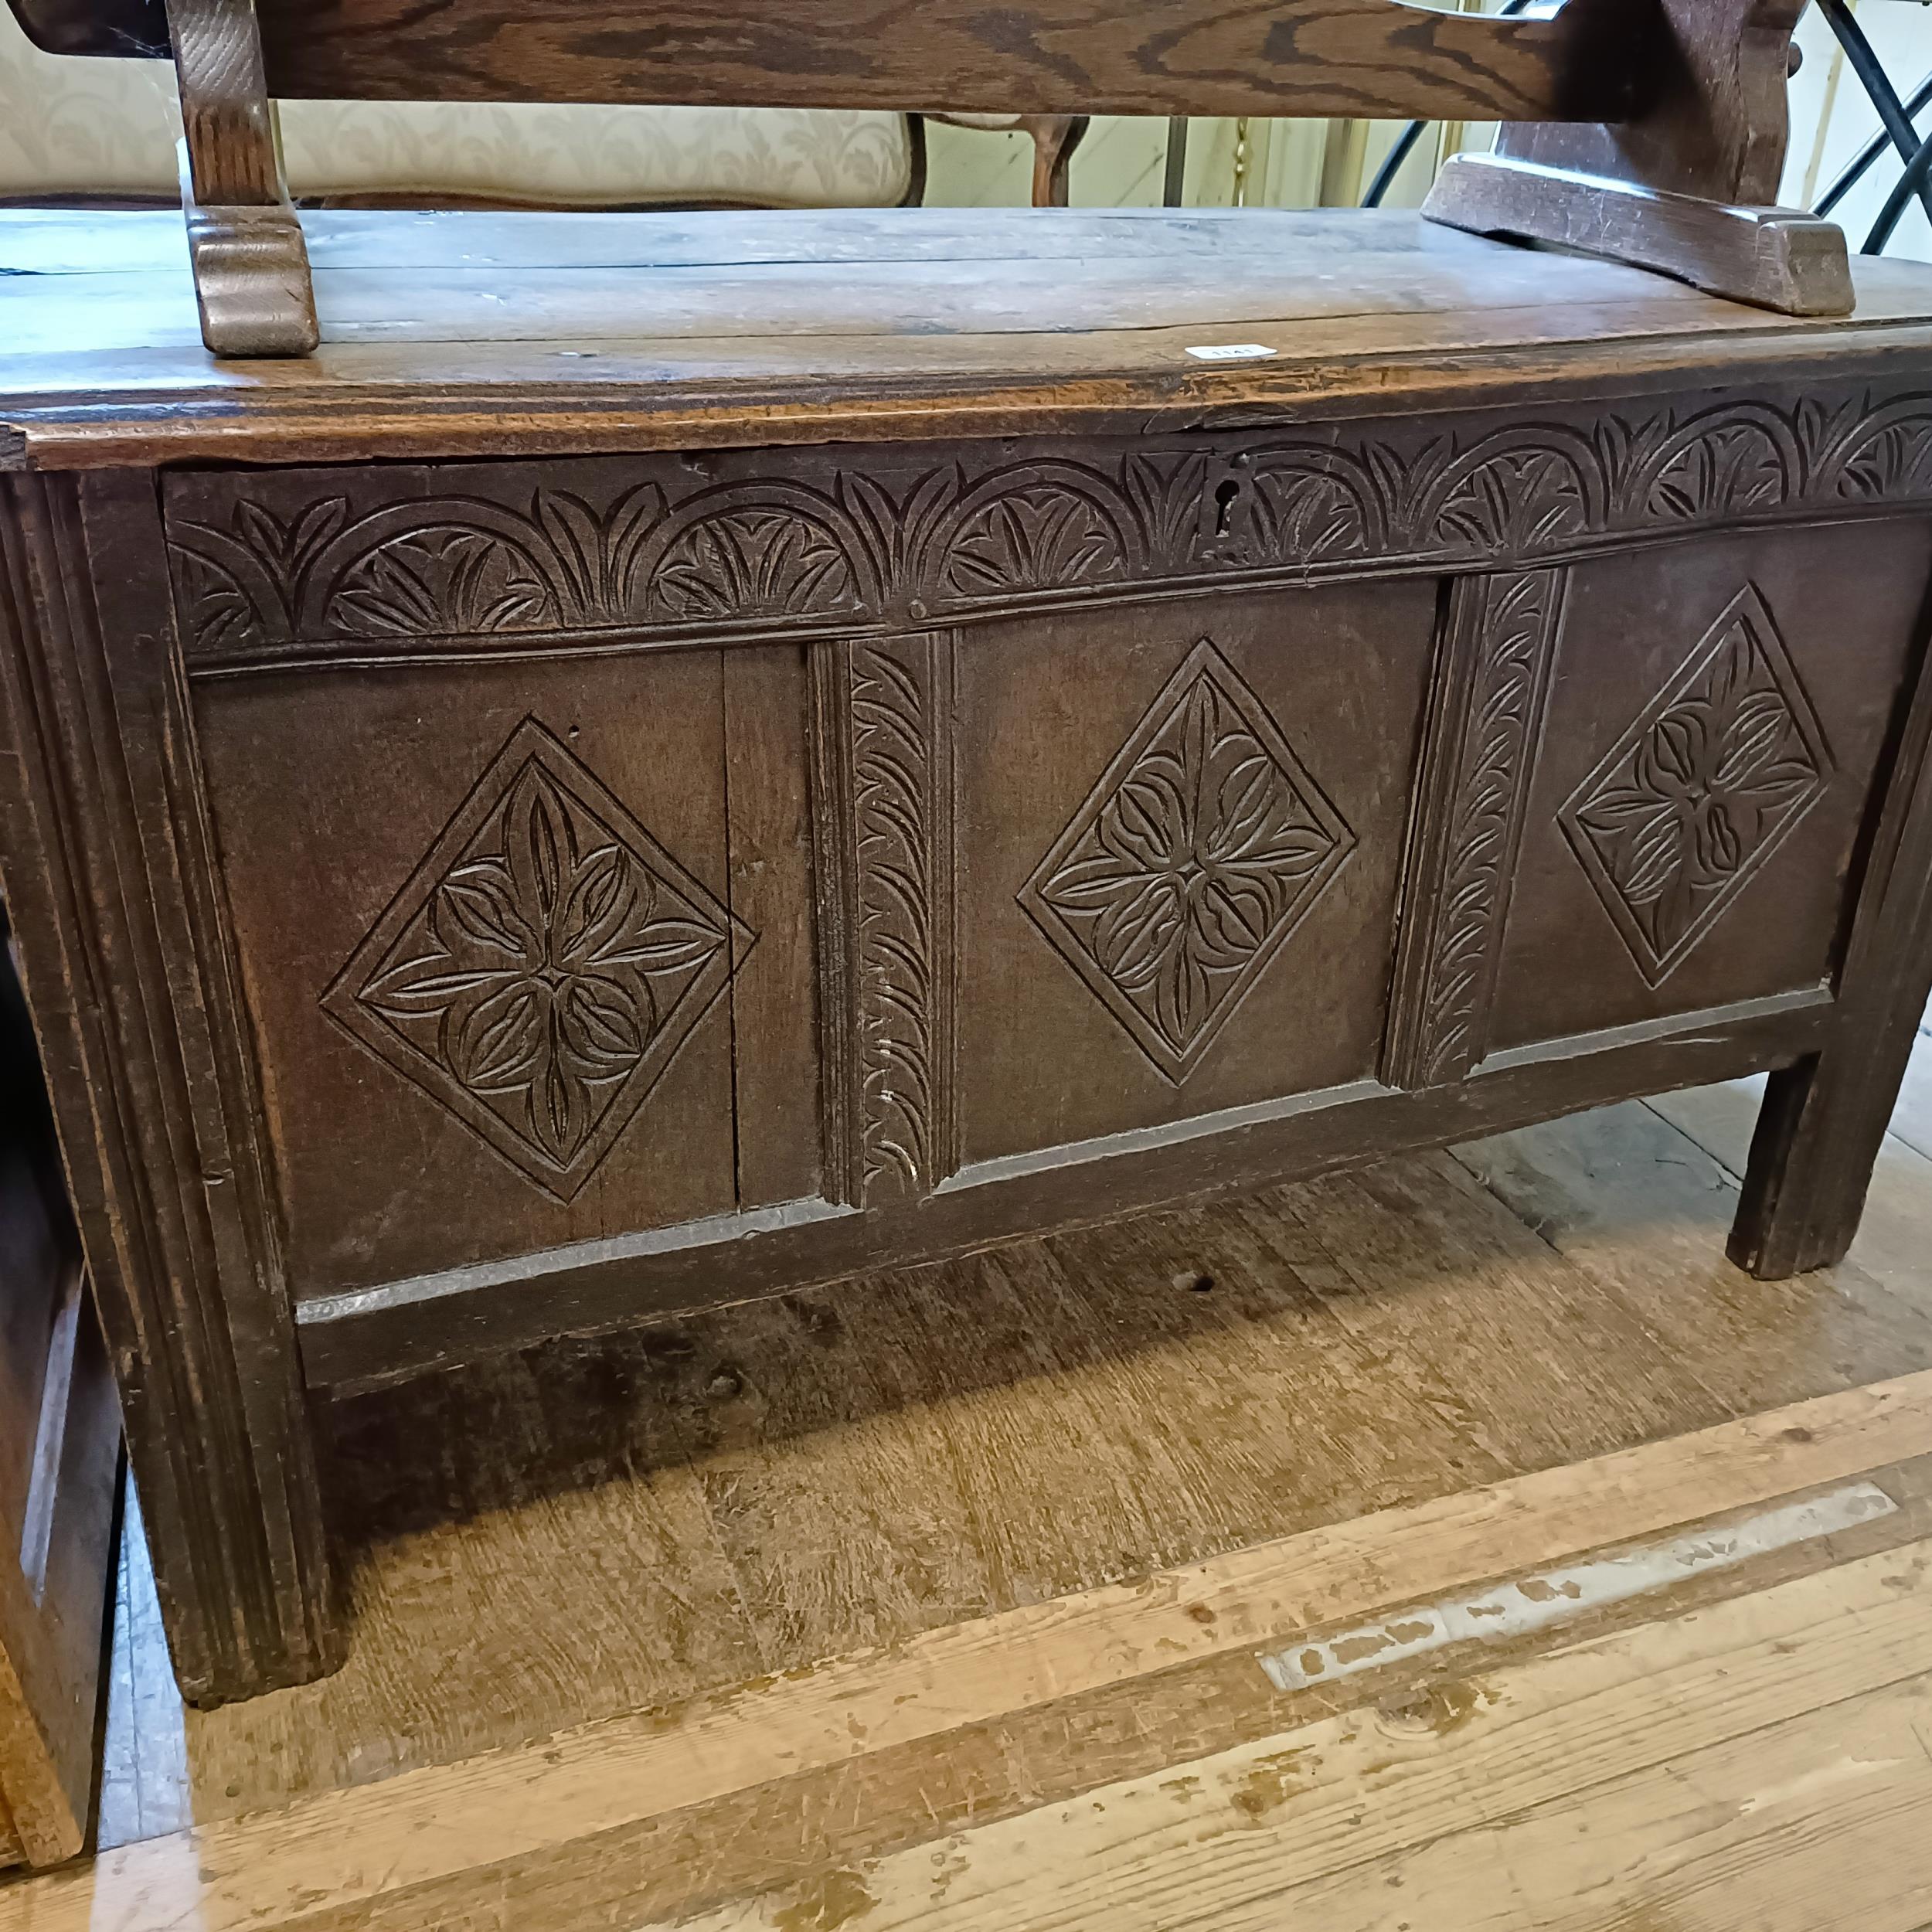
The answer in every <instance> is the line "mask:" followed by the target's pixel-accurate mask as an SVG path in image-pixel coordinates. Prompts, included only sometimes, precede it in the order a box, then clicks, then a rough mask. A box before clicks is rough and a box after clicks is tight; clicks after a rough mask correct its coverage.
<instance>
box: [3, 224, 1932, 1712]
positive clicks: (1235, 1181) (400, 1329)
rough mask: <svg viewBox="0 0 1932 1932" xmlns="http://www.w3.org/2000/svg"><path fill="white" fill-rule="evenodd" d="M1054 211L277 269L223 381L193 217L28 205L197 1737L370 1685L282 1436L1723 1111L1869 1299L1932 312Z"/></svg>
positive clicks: (619, 231) (1810, 1240) (104, 1257)
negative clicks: (1209, 1209)
mask: <svg viewBox="0 0 1932 1932" xmlns="http://www.w3.org/2000/svg"><path fill="white" fill-rule="evenodd" d="M1043 219H1046V220H1048V221H1049V223H1051V224H1052V225H1051V226H1049V229H1048V230H1046V231H1044V232H1045V233H1046V234H1047V235H1048V236H1049V237H1050V239H1049V240H1042V239H1041V236H1042V233H1043V230H1040V229H1039V228H1038V227H1036V226H1032V225H1031V224H1030V223H1027V222H1026V219H1025V218H1023V217H1019V216H1005V215H998V214H987V215H980V216H972V215H961V216H940V215H937V214H934V213H928V214H927V215H926V216H924V217H923V219H922V220H921V221H920V223H919V224H918V225H917V226H906V225H905V224H903V223H896V222H895V221H894V220H893V219H889V218H882V217H879V216H864V217H859V216H854V217H850V218H840V217H835V216H822V217H816V218H804V219H802V221H801V225H798V226H786V225H785V224H784V223H781V222H778V221H777V220H775V219H774V218H772V217H768V216H755V215H746V216H737V217H730V216H702V217H665V218H662V219H660V220H659V221H658V223H655V224H654V223H651V222H650V221H648V220H644V219H640V218H623V219H619V218H603V217H582V218H576V219H574V220H573V219H565V218H556V219H552V218H539V217H525V218H518V217H513V216H488V215H482V214H473V215H450V216H406V215H382V214H369V215H362V216H357V215H352V214H335V215H328V216H313V217H311V219H310V221H309V223H308V244H309V247H310V248H311V250H312V252H313V253H314V256H315V261H316V264H317V271H316V272H317V286H318V301H319V302H320V303H321V309H322V313H323V318H324V325H325V328H324V332H325V335H326V336H328V338H329V339H328V341H327V342H325V346H324V347H323V349H321V351H320V352H318V354H317V355H315V356H314V357H312V358H309V359H300V360H296V361H292V362H284V363H280V364H266V363H265V364H257V365H246V364H242V363H237V362H219V361H215V360H212V359H209V357H208V356H207V355H206V353H205V352H204V351H203V350H202V348H201V347H200V345H199V342H198V340H197V339H196V315H195V311H194V308H193V303H192V294H191V292H190V285H189V281H188V278H187V276H186V272H185V253H184V251H183V249H182V243H181V242H180V240H179V232H178V227H177V226H176V225H175V224H174V223H173V222H172V218H171V217H168V216H162V215H156V216H145V215H140V214H130V215H127V216H120V217H117V218H115V219H114V220H112V221H110V222H107V223H100V222H95V223H91V224H84V225H83V224H81V223H78V222H77V220H76V219H74V218H72V217H68V216H40V217H31V216H12V217H8V218H6V219H5V222H4V223H0V243H4V245H5V247H6V249H7V250H9V252H11V253H12V254H13V256H14V257H15V259H22V258H24V259H25V260H26V261H27V262H28V263H29V266H30V267H31V268H32V269H33V270H35V271H36V272H32V273H29V274H22V275H20V276H16V277H12V278H11V279H12V281H14V282H15V284H19V285H21V286H20V287H19V292H9V294H6V295H5V298H4V299H5V301H8V302H9V304H11V305H12V308H11V312H10V314H9V328H8V331H7V332H6V337H7V339H6V340H5V342H3V343H0V348H3V349H5V353H4V354H0V420H5V422H6V423H9V424H10V425H12V427H11V429H10V430H9V431H8V433H7V434H8V440H7V441H6V443H5V464H6V466H7V468H6V474H5V476H4V477H3V478H0V560H3V561H4V570H0V700H3V703H4V709H0V729H3V730H4V741H3V743H0V752H3V753H4V755H0V798H4V819H3V820H0V869H3V876H4V883H5V891H6V895H7V902H8V909H9V913H10V914H11V916H12V923H13V925H14V927H15V932H16V934H17V936H18V942H19V951H20V955H21V958H22V964H23V968H24V972H25V979H26V991H27V994H28V998H29V1003H30V1005H31V1007H32V1012H33V1015H34V1019H35V1021H36V1026H37V1028H38V1030H39V1037H40V1041H41V1046H42V1051H43V1059H44V1060H45V1063H46V1070H47V1073H48V1077H49V1083H50V1085H51V1087H52V1090H53V1098H54V1104H55V1111H56V1116H57V1120H58V1124H59V1128H60V1134H61V1137H62V1140H63V1147H64V1151H65V1155H66V1163H67V1168H68V1172H69V1177H70V1184H71V1187H72V1191H73V1196H74V1199H75V1203H76V1207H77V1216H78V1220H79V1224H80V1232H81V1235H82V1238H83V1243H84V1245H85V1249H86V1253H87V1260H88V1264H89V1267H90V1271H91V1277H92V1281H93V1284H94V1291H95V1294H96V1296H97V1299H98V1301H99V1303H100V1308H101V1310H102V1314H103V1316H104V1322H105V1326H106V1329H107V1335H108V1338H109V1342H110V1344H111V1349H112V1352H113V1354H114V1360H115V1363H116V1366H117V1372H118V1374H119V1377H120V1380H121V1388H122V1392H123V1396H124V1403H125V1405H126V1411H127V1417H128V1432H129V1439H130V1442H131V1447H132V1452H133V1455H134V1464H135V1468H136V1470H137V1473H138V1476H139V1479H140V1481H141V1492H142V1500H143V1504H144V1506H145V1511H146V1513H147V1515H148V1521H149V1522H150V1524H151V1527H152V1529H153V1533H154V1537H155V1556H156V1565H157V1570H158V1574H159V1577H160V1580H161V1583H162V1591H163V1598H164V1604H165V1610H166V1613H167V1615H168V1621H169V1627H170V1631H171V1635H172V1642H173V1645H174V1648H175V1659H176V1662H177V1665H178V1667H179V1671H180V1673H181V1675H182V1681H183V1682H184V1684H185V1686H186V1688H187V1689H188V1690H189V1693H190V1694H191V1695H192V1696H196V1697H199V1698H202V1699H219V1698H220V1697H223V1696H233V1695H238V1694H243V1693H246V1692H249V1691H250V1690H253V1689H260V1688H261V1687H263V1686H264V1685H267V1684H269V1683H271V1682H285V1681H288V1680H291V1679H295V1678H299V1677H301V1676H303V1675H311V1674H313V1673H314V1672H315V1671H316V1670H318V1669H319V1668H324V1667H325V1666H326V1665H327V1664H328V1662H330V1661H331V1660H332V1658H334V1657H335V1655H338V1649H339V1643H340V1627H339V1625H338V1624H337V1622H336V1621H335V1619H334V1613H333V1611H332V1608H331V1604H330V1597H329V1592H328V1582H327V1563H326V1560H325V1549H324V1546H323V1539H322V1536H321V1528H320V1524H321V1513H320V1508H319V1504H318V1496H317V1491H316V1481H317V1479H316V1475H315V1466H314V1461H313V1456H312V1452H311V1444H310V1437H309V1430H308V1420H307V1416H306V1413H305V1409H304V1403H305V1400H306V1397H307V1393H308V1392H309V1391H311V1390H314V1389H321V1388H325V1387H335V1388H340V1387H344V1386H352V1385H358V1384H361V1385H367V1384H369V1383H375V1382H379V1381H383V1380H387V1379H396V1378H400V1377H403V1376H410V1375H412V1374H414V1373H417V1372H420V1371H423V1370H425V1369H430V1368H432V1367H434V1366H437V1365H440V1364H446V1363H450V1362H456V1361H458V1360H461V1359H463V1358H464V1357H465V1356H467V1355H474V1354H475V1353H478V1352H481V1351H484V1350H486V1349H495V1348H502V1347H505V1346H509V1345H518V1344H521V1343H526V1342H531V1341H533V1340H536V1339H538V1338H542V1337H544V1336H547V1335H557V1334H562V1333H585V1332H594V1331H595V1330H597V1329H599V1328H607V1327H611V1326H613V1325H617V1324H621V1323H626V1322H632V1321H638V1320H641V1319H645V1318H650V1317H652V1316H656V1315H668V1314H671V1313H675V1312H677V1311H688V1310H690V1309H693V1308H698V1307H699V1306H702V1305H705V1304H716V1303H719V1302H722V1301H730V1300H734V1299H743V1298H749V1297H752V1296H755V1295H758V1294H764V1293H767V1292H770V1291H779V1290H782V1289H785V1288H787V1287H793V1286H795V1285H797V1284H802V1283H807V1282H814V1281H825V1280H828V1279H830V1278H833V1277H838V1276H841V1275H844V1274H852V1273H854V1272H855V1271H858V1270H862V1269H867V1268H872V1267H877V1266H879V1265H881V1264H894V1263H900V1262H913V1261H917V1260H922V1259H927V1258H930V1257H937V1256H940V1255H943V1254H946V1253H955V1252H957V1251H959V1250H962V1249H964V1248H968V1247H971V1246H974V1245H975V1244H980V1243H988V1242H991V1241H994V1240H1001V1239H1003V1238H1006V1237H1009V1236H1014V1235H1017V1234H1022V1233H1029V1232H1036V1231H1039V1230H1043V1229H1049V1228H1053V1227H1057V1226H1065V1225H1067V1224H1069V1223H1073V1222H1077V1221H1080V1220H1084V1219H1093V1218H1095V1217H1099V1216H1107V1215H1110V1214H1114V1213H1123V1212H1126V1211H1128V1210H1131V1209H1136V1208H1140V1207H1143V1206H1149V1205H1151V1204H1155V1203H1159V1202H1172V1201H1175V1200H1177V1199H1182V1198H1183V1197H1187V1196H1199V1195H1202V1194H1205V1193H1208V1192H1213V1191H1214V1190H1217V1189H1234V1188H1239V1187H1241V1186H1244V1185H1250V1184H1252V1183H1255V1182H1260V1181H1264V1180H1267V1179H1273V1178H1276V1177H1280V1176H1284V1175H1307V1174H1311V1173H1314V1172H1319V1171H1321V1170H1323V1169H1326V1168H1333V1167H1335V1166H1336V1165H1340V1164H1342V1163H1345V1162H1357V1161H1361V1160H1364V1159H1366V1158H1372V1157H1374V1156H1376V1155H1380V1154H1383V1153H1386V1152H1388V1151H1392V1150H1395V1149H1399V1148H1410V1147H1415V1146H1418V1145H1429V1144H1432V1143H1440V1142H1442V1141H1447V1140H1450V1139H1452V1138H1458V1137H1462V1136H1468V1135H1471V1134H1479V1133H1482V1132H1485V1131H1492V1130H1495V1129H1498V1128H1502V1127H1505V1126H1508V1125H1510V1124H1517V1123H1522V1122H1526V1121H1531V1120H1533V1119H1536V1118H1538V1117H1543V1116H1547V1115H1549V1114H1555V1113H1558V1112H1561V1111H1564V1110H1566V1109H1570V1108H1575V1107H1584V1106H1590V1105H1594V1104H1599V1103H1601V1102H1604V1101H1607V1100H1615V1099H1617V1098H1621V1097H1628V1096H1630V1095H1633V1094H1641V1093H1646V1092H1651V1091H1654V1090H1659V1089H1662V1088H1665V1087H1672V1086H1675V1085H1682V1084H1685V1083H1691V1082H1696V1081H1702V1080H1711V1079H1714V1078H1720V1077H1729V1076H1733V1075H1738V1074H1742V1073H1747V1072H1750V1071H1753V1070H1759V1069H1771V1070H1774V1076H1773V1078H1772V1080H1771V1083H1770V1090H1769V1094H1768V1097H1767V1101H1766V1104H1765V1110H1764V1120H1763V1123H1762V1125H1761V1127H1760V1131H1759V1134H1758V1137H1757V1145H1756V1147H1755V1148H1754V1150H1753V1159H1752V1168H1751V1173H1750V1180H1749V1182H1748V1185H1747V1188H1746V1189H1745V1193H1744V1199H1743V1208H1742V1212H1741V1215H1740V1221H1739V1225H1738V1230H1737V1233H1736V1237H1735V1240H1734V1243H1733V1253H1734V1255H1735V1257H1736V1259H1737V1260H1739V1261H1740V1263H1741V1264H1743V1265H1745V1266H1747V1267H1750V1268H1752V1269H1753V1270H1757V1272H1759V1273H1760V1274H1784V1273H1787V1272H1789V1271H1791V1270H1798V1269H1801V1268H1807V1267H1814V1266H1816V1265H1818V1264H1821V1263H1825V1262H1828V1261H1830V1260H1832V1259H1834V1258H1835V1257H1837V1256H1838V1254H1840V1253H1842V1250H1843V1249H1844V1247H1845V1244H1846V1243H1847V1241H1848V1240H1849V1237H1850V1235H1851V1233H1852V1229H1853V1226H1854V1225H1855V1221H1856V1219H1857V1216H1858V1212H1859V1205H1860V1202H1861V1200H1862V1194H1863V1189H1864V1185H1865V1181H1866V1176H1867V1174H1868V1172H1869V1167H1870V1164H1871V1162H1872V1158H1873V1155H1874V1152H1875V1150H1876V1146H1877V1145H1878V1140H1879V1134H1880V1133H1881V1131H1882V1129H1883V1124H1884V1121H1885V1119H1886V1115H1887V1114H1888V1112H1889V1105H1890V1101H1891V1097H1892V1095H1893V1092H1894V1090H1895V1089H1896V1084H1897V1081H1898V1080H1899V1077H1900V1072H1901V1070H1902V1067H1903V1060H1904V1055H1905V1053H1906V1047H1907V1045H1908V1043H1909V1040H1910V1036H1911V1033H1912V1030H1913V1023H1914V1019H1915V1015H1916V1012H1917V1010H1918V1009H1919V1008H1920V1007H1921V1006H1922V1005H1923V1001H1924V998H1925V995H1926V992H1927V982H1928V980H1932V944H1929V942H1932V777H1928V774H1927V767H1926V753H1927V735H1928V733H1929V732H1932V683H1928V682H1927V678H1926V675H1925V668H1924V665H1925V645H1926V640H1927V607H1928V606H1927V597H1928V591H1929V590H1932V384H1928V383H1927V378H1926V374H1925V372H1926V370H1927V367H1928V366H1932V364H1929V363H1928V360H1927V358H1928V355H1929V354H1932V322H1929V321H1927V317H1928V316H1932V271H1928V270H1923V269H1920V268H1918V267H1913V266H1910V265H1903V264H1883V263H1879V264H1867V265H1864V266H1863V267H1861V270H1860V278H1859V307H1858V309H1857V311H1856V312H1855V315H1853V316H1852V318H1851V319H1850V320H1849V321H1834V322H1832V323H1830V324H1828V325H1826V324H1821V323H1819V322H1817V321H1805V320H1803V319H1799V318H1792V317H1789V316H1782V315H1772V314H1770V313H1768V312H1767V311H1764V310H1762V309H1757V308H1746V307H1743V306H1741V305H1739V304H1732V303H1728V302H1726V301H1719V300H1717V299H1716V298H1713V297H1711V296H1709V295H1706V294H1699V293H1696V292H1695V291H1692V290H1691V289H1689V288H1688V287H1683V286H1681V285H1679V284H1675V283H1671V282H1666V281H1662V280H1660V279H1658V278H1656V277H1651V276H1648V275H1645V274H1642V273H1641V272H1640V271H1639V270H1635V269H1633V268H1631V267H1625V266H1619V265H1614V264H1608V263H1604V262H1601V261H1596V260H1585V259H1583V258H1581V257H1570V256H1557V255H1546V256H1536V255H1532V254H1529V253H1526V252H1523V251H1521V250H1514V249H1511V248H1509V247H1505V246H1504V245H1502V244H1501V243H1495V242H1492V241H1488V240H1481V239H1478V238H1477V237H1475V236H1468V235H1464V234H1461V233H1454V232H1452V231H1451V230H1448V229H1447V228H1444V227H1441V226H1427V225H1424V224H1423V223H1419V222H1418V221H1417V219H1415V218H1414V217H1413V216H1400V215H1391V216H1386V217H1381V218H1370V217H1363V218H1362V219H1361V220H1360V221H1359V223H1357V222H1353V221H1350V222H1348V223H1340V222H1338V221H1337V220H1336V219H1334V218H1332V217H1328V216H1319V215H1294V214H1286V213H1266V212H1263V211H1247V212H1245V213H1242V214H1241V215H1240V216H1223V217H1214V216H1204V215H1198V214H1197V215H1186V216H1182V215H1175V216H1163V215H1161V214H1158V213H1155V214H1150V215H1147V216H1131V215H1125V214H1121V215H1112V216H1104V215H1074V214H1068V215H1066V216H1062V217H1060V219H1059V221H1058V222H1057V223H1055V222H1053V218H1052V217H1045V218H1043ZM651 250H655V254H651V260H650V262H649V263H646V262H645V260H644V257H645V254H647V253H650V251H651ZM104 251H105V252H104ZM1070 255H1072V256H1077V257H1079V259H1080V260H1082V261H1083V262H1084V263H1087V264H1090V269H1089V270H1087V271H1083V274H1081V275H1080V276H1079V277H1070V276H1069V274H1068V273H1067V271H1066V261H1065V259H1063V257H1066V256H1070ZM679 261H682V262H683V263H684V264H685V265H684V266H683V267H678V266H677V265H676V264H677V263H678V262H679ZM411 262H415V263H418V264H421V263H428V264H431V266H430V267H420V268H419V269H418V270H417V272H416V273H414V274H403V273H402V272H401V270H402V268H403V267H404V266H405V265H406V264H410V263H411ZM667 262H668V263H670V264H671V265H670V266H666V265H665V264H666V263H667ZM855 263H856V264H859V266H858V267H855ZM719 264H723V266H720V265H719ZM961 264H964V265H965V267H964V270H962V268H961ZM1309 264H1318V265H1319V267H1320V269H1321V272H1320V273H1319V274H1315V273H1311V271H1310V268H1309ZM774 290H777V291H779V293H780V294H781V295H782V299H783V301H784V303H785V304H787V305H788V306H789V309H790V311H791V313H792V314H793V315H794V317H803V318H806V321H807V322H808V323H809V326H805V325H800V326H798V327H797V328H791V329H789V330H783V331H781V330H777V329H776V328H774V327H773V326H772V325H770V318H769V314H768V313H767V311H768V309H769V307H770V304H772V303H773V302H774V301H777V299H779V297H778V295H774V293H773V291H774ZM83 291H84V292H85V293H86V294H87V297H88V299H87V300H80V299H78V298H79V296H80V294H81V293H83ZM566 300H567V302H568V304H569V305H570V314H569V318H568V321H567V326H566V322H565V321H560V314H561V310H562V305H563V304H564V303H565V302H566ZM760 304H764V305H765V307H764V308H761V307H760ZM910 317H917V318H920V326H919V327H917V328H914V327H913V326H912V324H911V322H910V321H908V320H907V318H910ZM1049 321H1050V326H1049ZM1200 348H1207V349H1215V350H1217V351H1223V352H1226V353H1219V354H1216V355H1210V356H1209V357H1206V358H1202V357H1199V356H1196V355H1192V353H1191V352H1192V350H1195V349H1200Z"/></svg>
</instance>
